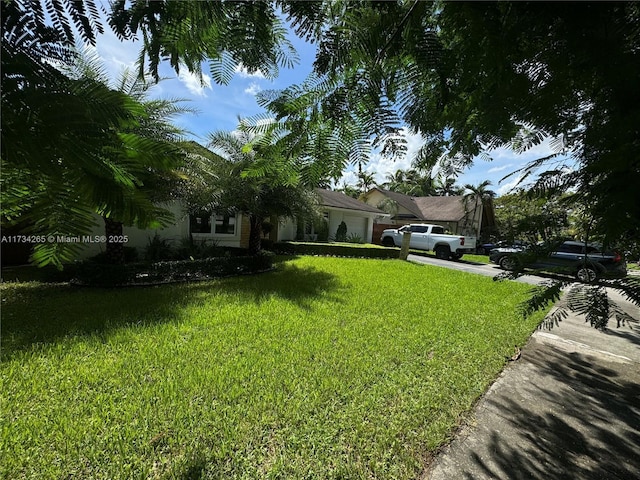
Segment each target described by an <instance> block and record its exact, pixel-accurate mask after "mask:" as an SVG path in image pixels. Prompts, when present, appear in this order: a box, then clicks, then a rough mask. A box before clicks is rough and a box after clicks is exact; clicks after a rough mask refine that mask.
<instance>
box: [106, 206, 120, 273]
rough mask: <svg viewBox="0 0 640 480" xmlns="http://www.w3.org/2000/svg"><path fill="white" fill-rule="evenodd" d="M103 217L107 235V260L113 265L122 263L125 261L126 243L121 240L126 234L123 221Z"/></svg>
mask: <svg viewBox="0 0 640 480" xmlns="http://www.w3.org/2000/svg"><path fill="white" fill-rule="evenodd" d="M103 218H104V230H105V235H106V236H107V262H108V263H110V264H112V265H122V264H123V263H124V243H123V242H122V241H121V240H122V237H123V235H124V229H123V225H122V222H117V221H115V220H111V219H110V218H106V217H103ZM113 240H116V241H113Z"/></svg>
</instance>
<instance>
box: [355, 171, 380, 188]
mask: <svg viewBox="0 0 640 480" xmlns="http://www.w3.org/2000/svg"><path fill="white" fill-rule="evenodd" d="M375 184H376V182H375V179H374V175H373V173H371V172H362V171H361V172H359V173H358V182H357V183H356V186H357V187H358V188H359V189H360V191H361V192H362V193H367V192H368V191H369V190H370V189H371V187H373V186H374V185H375Z"/></svg>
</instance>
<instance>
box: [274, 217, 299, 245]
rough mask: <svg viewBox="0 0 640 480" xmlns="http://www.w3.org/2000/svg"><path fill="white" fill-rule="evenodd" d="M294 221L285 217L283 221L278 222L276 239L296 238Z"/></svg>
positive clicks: (288, 239)
mask: <svg viewBox="0 0 640 480" xmlns="http://www.w3.org/2000/svg"><path fill="white" fill-rule="evenodd" d="M296 232H297V225H296V222H295V221H293V220H292V219H290V218H287V219H286V220H285V221H284V222H279V223H278V241H283V242H287V241H292V240H295V239H296Z"/></svg>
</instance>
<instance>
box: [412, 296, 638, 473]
mask: <svg viewBox="0 0 640 480" xmlns="http://www.w3.org/2000/svg"><path fill="white" fill-rule="evenodd" d="M612 297H613V298H614V300H615V301H616V302H617V303H619V304H620V305H622V306H623V308H624V309H625V310H626V311H627V313H629V314H630V315H631V316H632V317H633V318H634V319H636V321H634V322H632V323H631V325H627V326H623V327H620V328H616V322H615V321H611V322H610V324H609V325H610V329H609V331H608V332H606V333H602V332H599V331H597V330H595V329H593V328H591V327H590V326H589V325H588V324H585V322H584V319H583V318H577V317H576V316H573V315H570V316H569V318H567V319H565V320H564V321H563V322H561V323H560V325H559V326H556V327H554V328H553V329H552V330H551V331H549V330H539V331H537V332H536V333H534V334H533V336H532V337H531V338H530V340H529V342H528V343H527V345H526V346H525V347H524V348H523V349H522V356H521V358H520V360H517V361H516V362H513V363H511V364H509V365H508V366H507V367H506V368H505V370H504V372H503V373H502V375H501V376H500V377H499V378H498V380H497V381H496V382H495V383H494V384H493V386H492V387H491V388H490V389H489V391H488V392H487V394H486V395H485V396H484V397H483V398H482V399H481V400H480V402H479V403H478V405H477V406H476V409H475V411H474V415H473V417H472V419H471V421H470V422H469V424H468V425H467V426H465V427H463V428H462V429H461V430H460V431H459V432H458V434H457V435H456V437H455V439H454V440H453V441H452V443H451V444H450V445H448V446H446V447H445V448H444V449H443V450H442V451H441V452H440V454H439V455H437V456H436V458H435V459H434V461H433V462H432V464H431V465H430V466H429V468H428V470H427V471H426V472H425V474H424V475H423V477H422V478H423V479H429V480H458V479H474V480H480V479H505V480H518V479H522V480H525V479H527V480H530V479H541V480H542V479H545V480H550V479H567V480H569V479H571V480H574V479H581V480H582V479H584V480H591V479H612V480H622V479H625V480H626V479H629V480H631V479H634V480H635V479H640V321H638V320H640V312H639V311H638V308H637V307H635V306H634V305H632V304H630V303H629V302H626V301H625V300H624V299H622V297H621V296H620V295H617V294H615V293H613V294H612Z"/></svg>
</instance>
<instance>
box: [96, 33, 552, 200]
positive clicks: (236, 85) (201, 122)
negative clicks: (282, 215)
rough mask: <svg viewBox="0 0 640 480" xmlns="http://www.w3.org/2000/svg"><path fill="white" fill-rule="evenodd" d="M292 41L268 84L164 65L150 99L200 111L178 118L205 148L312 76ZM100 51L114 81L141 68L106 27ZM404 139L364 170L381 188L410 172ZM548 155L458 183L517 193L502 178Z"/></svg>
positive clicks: (304, 51) (495, 166)
mask: <svg viewBox="0 0 640 480" xmlns="http://www.w3.org/2000/svg"><path fill="white" fill-rule="evenodd" d="M290 40H291V42H292V43H293V45H294V47H295V49H296V51H297V53H298V55H299V57H300V61H299V63H298V64H297V65H296V66H295V67H294V68H292V69H286V68H282V69H281V70H280V75H279V76H278V78H276V79H273V80H270V79H267V78H265V77H264V75H262V74H260V73H257V74H249V73H248V72H247V71H246V70H245V69H242V68H237V69H236V73H235V75H234V76H233V79H232V80H231V82H230V83H229V84H228V85H218V84H215V83H214V82H213V81H212V80H211V78H210V76H209V75H208V74H207V70H206V68H207V67H206V66H205V67H203V72H204V74H205V75H204V78H203V80H204V85H202V84H201V82H200V80H199V79H198V78H197V77H196V76H195V75H193V74H191V73H189V72H187V71H186V69H185V70H181V72H180V74H179V75H177V74H176V72H175V71H174V70H173V69H172V68H171V67H170V66H169V65H168V63H166V62H165V63H163V64H162V65H161V67H160V70H159V72H160V76H161V77H162V78H163V80H161V81H160V82H159V83H158V84H157V85H155V86H154V87H152V89H151V90H150V92H149V95H150V96H151V97H152V98H171V99H182V100H185V101H186V102H185V105H186V106H188V107H190V108H193V109H196V110H197V111H198V113H197V114H185V115H183V116H182V117H180V118H178V119H177V121H176V123H177V124H178V125H179V126H181V127H183V128H185V129H186V130H187V131H188V132H189V136H190V137H192V138H193V139H194V140H196V141H198V142H199V143H202V144H203V145H206V143H207V135H208V134H209V133H211V132H214V131H218V130H224V131H232V130H234V129H235V128H236V127H237V125H238V117H241V118H246V117H252V116H254V115H256V114H260V113H264V109H262V108H261V107H260V106H259V105H258V103H257V101H256V94H257V93H258V92H259V91H261V90H270V89H276V90H278V89H284V88H286V87H288V86H290V85H295V84H299V83H302V82H303V81H304V80H305V78H306V77H307V75H309V73H311V70H312V64H313V60H314V58H315V51H316V49H315V46H314V45H312V44H309V43H306V42H305V41H303V40H301V39H299V38H297V37H296V36H295V35H293V34H291V35H290ZM96 50H97V53H98V55H99V56H100V57H101V59H102V61H103V62H104V67H105V69H106V70H107V72H108V73H109V75H110V77H111V78H113V79H116V78H118V76H119V74H120V73H121V72H122V70H123V69H124V68H131V69H136V68H137V67H136V65H135V64H136V60H137V58H138V55H139V52H140V42H121V41H120V40H119V39H118V38H117V37H116V36H115V35H114V34H113V33H112V32H111V31H110V29H109V28H105V33H104V34H103V35H100V36H99V37H98V39H97V42H96ZM405 137H406V140H407V147H408V150H407V154H406V156H405V157H404V158H402V159H397V160H395V161H393V160H390V159H388V158H384V157H382V156H381V155H380V154H376V153H374V154H372V156H371V159H370V161H369V163H368V164H366V165H364V166H363V170H365V171H366V172H369V173H373V174H374V179H375V181H376V182H377V183H383V182H384V181H385V179H386V176H387V175H389V174H392V173H394V172H395V171H396V170H398V169H403V170H406V169H409V168H411V162H410V158H411V156H412V154H413V153H415V152H416V151H417V150H418V149H419V148H420V138H419V137H418V136H416V135H410V134H409V133H408V132H407V131H405ZM550 153H551V149H550V147H549V145H548V142H545V143H542V144H540V145H538V146H536V147H534V148H532V149H530V150H528V151H527V152H525V153H523V154H521V155H516V154H514V153H513V152H510V151H509V150H506V149H499V150H495V151H492V152H489V154H490V156H491V157H492V161H490V162H488V161H486V160H482V159H476V160H475V161H474V165H473V166H472V167H471V168H469V169H467V170H466V171H464V172H463V173H462V174H461V175H460V176H459V177H458V180H457V183H458V184H459V185H465V184H472V185H478V184H479V183H481V182H483V181H485V180H489V181H491V183H492V187H490V188H491V189H492V190H494V191H495V192H496V193H498V194H499V195H502V194H505V193H508V192H509V191H510V190H511V189H512V188H513V186H514V185H515V183H516V181H517V180H518V177H517V175H514V176H512V177H510V178H509V179H507V180H504V181H503V182H500V179H502V178H503V177H504V176H505V175H507V174H509V173H511V172H514V171H516V170H518V169H520V168H522V167H523V166H524V165H525V164H527V163H528V162H529V161H531V160H534V159H536V158H540V157H543V156H546V155H548V154H550ZM343 173H344V175H343V178H342V179H340V180H339V182H338V186H339V187H341V186H342V185H343V184H344V183H346V184H348V185H355V183H356V181H357V176H356V174H355V167H354V166H349V167H348V168H347V169H346V170H345V172H343Z"/></svg>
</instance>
